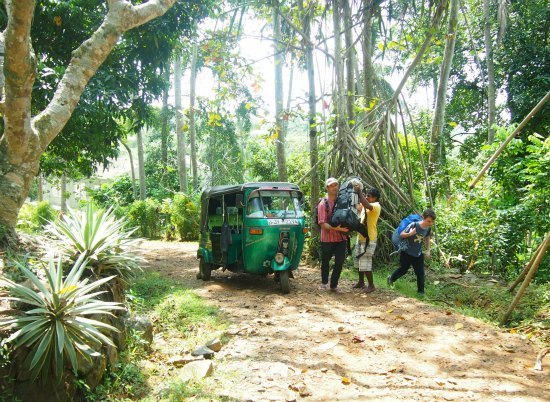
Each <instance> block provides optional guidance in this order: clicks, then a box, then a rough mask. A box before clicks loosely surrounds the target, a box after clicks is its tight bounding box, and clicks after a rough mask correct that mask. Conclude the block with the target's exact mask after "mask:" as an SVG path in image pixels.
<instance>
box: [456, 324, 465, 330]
mask: <svg viewBox="0 0 550 402" xmlns="http://www.w3.org/2000/svg"><path fill="white" fill-rule="evenodd" d="M461 328H464V324H462V323H461V322H457V323H456V324H455V331H457V330H459V329H461Z"/></svg>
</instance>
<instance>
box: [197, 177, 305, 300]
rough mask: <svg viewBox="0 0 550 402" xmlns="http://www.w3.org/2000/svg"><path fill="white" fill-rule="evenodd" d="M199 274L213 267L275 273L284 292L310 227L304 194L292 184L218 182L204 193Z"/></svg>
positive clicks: (205, 275) (206, 273)
mask: <svg viewBox="0 0 550 402" xmlns="http://www.w3.org/2000/svg"><path fill="white" fill-rule="evenodd" d="M200 220H201V222H200V231H201V235H200V243H199V249H198V251H197V258H198V260H199V273H198V275H197V279H203V280H205V281H207V280H209V279H210V276H211V272H212V270H215V269H218V268H222V270H224V271H225V270H226V269H227V270H229V271H231V272H235V273H240V272H245V273H250V274H257V275H268V274H272V273H273V274H275V280H277V281H279V282H280V284H281V289H282V291H283V293H289V292H290V285H289V278H291V277H292V271H294V270H295V269H297V268H298V264H299V263H300V257H301V255H302V250H303V247H304V236H305V234H306V233H307V231H308V228H306V227H305V222H304V211H303V209H302V193H301V191H300V188H299V187H298V186H297V185H296V184H292V183H262V182H260V183H245V184H236V185H227V186H215V187H211V188H208V189H206V190H204V191H203V193H202V196H201V219H200Z"/></svg>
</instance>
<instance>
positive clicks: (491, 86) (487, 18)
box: [483, 0, 496, 144]
mask: <svg viewBox="0 0 550 402" xmlns="http://www.w3.org/2000/svg"><path fill="white" fill-rule="evenodd" d="M483 37H484V42H485V60H486V62H487V108H488V110H487V114H488V116H487V126H488V127H487V143H489V144H492V143H493V141H494V139H495V130H494V128H493V124H495V117H496V94H495V65H494V62H493V40H492V38H491V15H490V0H483Z"/></svg>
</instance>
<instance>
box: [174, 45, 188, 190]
mask: <svg viewBox="0 0 550 402" xmlns="http://www.w3.org/2000/svg"><path fill="white" fill-rule="evenodd" d="M174 92H175V97H176V99H175V106H176V137H177V143H178V176H179V182H180V191H181V192H183V193H184V192H186V191H187V163H186V161H185V158H186V152H187V151H186V148H187V146H186V143H185V133H184V132H183V110H182V108H181V58H180V55H179V53H178V54H177V55H176V60H175V62H174Z"/></svg>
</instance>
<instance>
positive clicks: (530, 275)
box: [499, 233, 550, 325]
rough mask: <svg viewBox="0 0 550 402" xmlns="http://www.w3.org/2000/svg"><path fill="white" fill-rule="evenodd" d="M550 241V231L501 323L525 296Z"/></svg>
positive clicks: (504, 321)
mask: <svg viewBox="0 0 550 402" xmlns="http://www.w3.org/2000/svg"><path fill="white" fill-rule="evenodd" d="M549 243H550V233H547V234H546V237H545V238H544V241H543V242H542V246H541V248H540V250H539V252H538V253H537V254H536V256H533V257H534V261H533V264H532V265H531V269H530V270H529V272H528V273H527V275H526V277H525V280H524V281H523V283H522V284H521V287H520V288H519V290H518V293H517V294H516V296H515V297H514V300H512V303H511V304H510V307H508V310H507V311H506V313H504V315H503V316H502V319H501V320H500V324H499V325H504V324H505V323H506V322H507V321H508V319H509V318H510V315H511V314H512V311H513V310H514V308H515V307H516V305H517V304H518V303H519V301H520V300H521V298H522V296H523V293H525V290H526V289H527V286H529V283H530V282H531V280H532V279H533V277H534V276H535V273H536V272H537V269H538V267H539V265H540V262H541V261H542V259H543V258H544V254H546V250H547V249H548V244H549Z"/></svg>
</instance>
